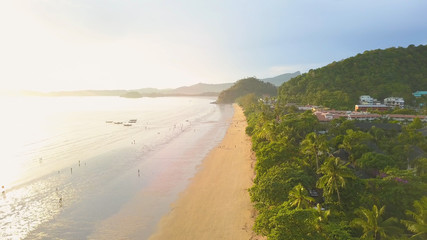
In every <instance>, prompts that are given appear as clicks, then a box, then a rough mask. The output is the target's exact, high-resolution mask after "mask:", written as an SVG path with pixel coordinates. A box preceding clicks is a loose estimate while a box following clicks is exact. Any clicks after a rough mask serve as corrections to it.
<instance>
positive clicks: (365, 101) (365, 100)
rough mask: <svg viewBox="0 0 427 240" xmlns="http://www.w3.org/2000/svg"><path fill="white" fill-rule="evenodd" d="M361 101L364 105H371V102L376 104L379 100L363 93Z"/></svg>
mask: <svg viewBox="0 0 427 240" xmlns="http://www.w3.org/2000/svg"><path fill="white" fill-rule="evenodd" d="M359 102H360V104H362V105H369V104H375V103H376V102H377V100H376V99H375V98H372V97H371V96H369V95H362V96H360V97H359Z"/></svg>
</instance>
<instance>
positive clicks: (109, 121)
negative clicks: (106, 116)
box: [105, 120, 113, 123]
mask: <svg viewBox="0 0 427 240" xmlns="http://www.w3.org/2000/svg"><path fill="white" fill-rule="evenodd" d="M105 123H113V121H111V120H108V121H105Z"/></svg>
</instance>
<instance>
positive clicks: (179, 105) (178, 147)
mask: <svg viewBox="0 0 427 240" xmlns="http://www.w3.org/2000/svg"><path fill="white" fill-rule="evenodd" d="M213 100H214V99H212V98H189V97H177V98H141V99H125V98H118V97H55V98H49V97H7V98H6V97H3V98H1V99H0V111H1V112H2V114H1V116H2V117H1V119H0V146H1V149H2V150H1V152H0V154H1V156H0V185H1V186H2V187H3V186H4V187H3V188H2V191H4V193H2V196H1V197H0V238H1V239H87V238H91V237H90V236H96V235H93V233H94V232H96V231H99V229H101V231H102V222H103V221H105V220H106V219H109V218H111V216H114V215H115V214H117V213H119V212H120V211H121V209H123V207H124V206H126V204H127V203H128V202H130V200H131V199H134V198H135V196H137V195H141V194H142V195H143V196H144V198H143V201H141V203H140V204H139V205H141V206H140V208H139V211H140V212H137V213H135V214H136V217H135V219H136V220H135V224H137V225H138V229H139V230H138V231H139V232H138V233H137V234H136V235H134V236H133V237H134V238H135V239H144V238H147V237H148V236H149V235H150V234H151V233H152V232H153V231H154V229H155V226H156V224H157V222H158V221H159V220H160V218H161V216H163V215H165V214H166V213H167V212H168V211H169V206H170V204H171V203H172V202H173V201H174V200H176V198H177V196H178V194H179V192H181V191H182V190H183V189H184V188H185V187H186V185H187V184H188V182H189V178H191V177H192V176H194V174H195V172H196V169H197V168H196V167H197V166H198V165H200V164H201V161H202V160H203V158H204V157H205V156H206V154H207V153H208V152H209V151H210V150H211V149H212V148H213V147H215V146H216V145H217V144H218V143H219V142H220V141H221V140H222V138H223V136H224V134H225V132H226V129H227V128H228V125H229V121H230V119H231V116H232V114H233V109H232V107H231V106H230V105H214V104H210V102H211V101H213ZM131 119H136V120H137V121H136V123H132V124H131V126H124V123H128V122H129V120H131ZM107 121H112V122H113V123H107ZM114 122H123V123H122V124H115V123H114ZM109 231H114V229H111V228H110V229H109Z"/></svg>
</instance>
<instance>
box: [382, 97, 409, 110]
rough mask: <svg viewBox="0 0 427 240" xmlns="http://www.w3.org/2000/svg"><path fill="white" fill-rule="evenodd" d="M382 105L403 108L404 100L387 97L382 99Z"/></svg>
mask: <svg viewBox="0 0 427 240" xmlns="http://www.w3.org/2000/svg"><path fill="white" fill-rule="evenodd" d="M384 105H387V106H389V107H392V108H395V107H399V108H403V107H404V106H405V100H403V98H401V97H388V98H385V99H384Z"/></svg>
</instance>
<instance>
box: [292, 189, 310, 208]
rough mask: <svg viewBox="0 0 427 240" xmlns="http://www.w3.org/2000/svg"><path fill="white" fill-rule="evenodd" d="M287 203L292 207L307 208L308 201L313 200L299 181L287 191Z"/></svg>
mask: <svg viewBox="0 0 427 240" xmlns="http://www.w3.org/2000/svg"><path fill="white" fill-rule="evenodd" d="M288 198H289V203H290V205H291V206H292V207H295V206H296V208H298V209H299V208H308V207H309V206H310V203H312V202H314V198H312V197H310V196H309V195H308V193H307V190H306V189H305V188H304V186H303V185H302V184H301V183H300V184H298V185H296V186H295V187H294V188H292V189H291V190H290V191H289V195H288Z"/></svg>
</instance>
